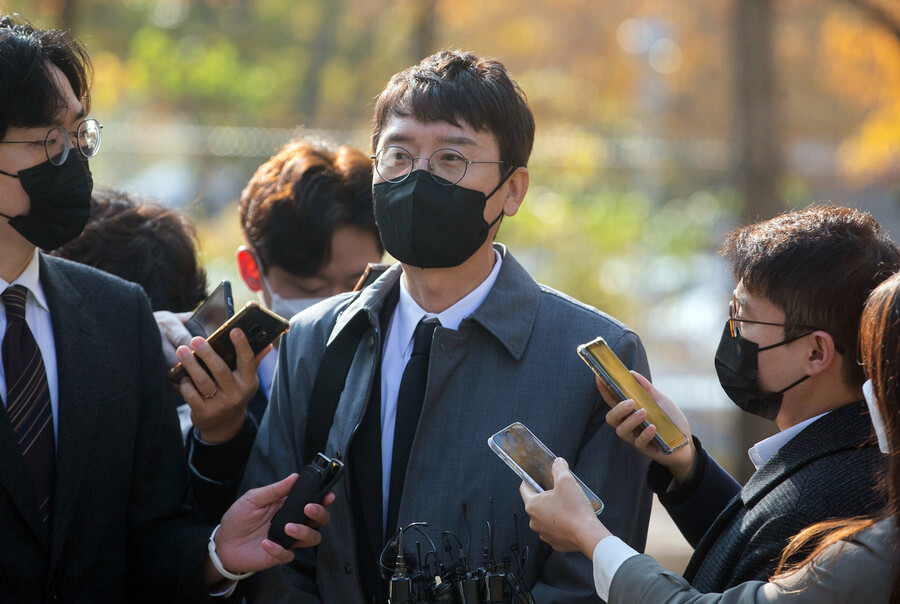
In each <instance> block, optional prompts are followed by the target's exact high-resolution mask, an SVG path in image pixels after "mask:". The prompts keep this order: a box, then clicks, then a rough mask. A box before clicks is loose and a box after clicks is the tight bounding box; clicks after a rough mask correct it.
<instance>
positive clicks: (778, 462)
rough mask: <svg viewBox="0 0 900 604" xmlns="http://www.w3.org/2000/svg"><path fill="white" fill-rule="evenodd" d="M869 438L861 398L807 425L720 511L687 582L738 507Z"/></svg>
mask: <svg viewBox="0 0 900 604" xmlns="http://www.w3.org/2000/svg"><path fill="white" fill-rule="evenodd" d="M871 441H872V427H871V422H870V420H869V417H868V414H867V411H866V405H865V403H864V402H862V401H858V402H855V403H850V404H849V405H845V406H843V407H840V408H839V409H835V410H834V411H832V412H831V413H829V414H828V415H826V416H825V417H822V418H820V419H818V420H817V421H815V422H813V423H812V424H810V425H809V426H807V427H806V429H804V430H802V431H801V432H800V433H799V434H797V435H796V436H794V438H792V439H791V440H789V441H788V442H787V443H785V445H784V446H783V447H781V449H779V450H778V452H777V453H775V455H773V456H772V457H771V459H769V460H768V461H767V462H766V463H765V464H763V465H762V467H760V468H759V470H757V471H756V472H755V473H754V474H753V476H751V477H750V480H749V481H747V484H746V485H744V488H743V489H741V492H740V493H739V494H738V495H736V496H735V497H734V498H733V499H732V500H731V501H730V502H729V503H728V506H727V507H726V508H725V509H724V510H723V511H722V513H721V514H719V516H718V517H717V518H716V520H715V522H713V524H712V526H710V528H709V530H707V531H706V533H705V534H704V535H703V538H702V539H701V540H700V543H698V544H697V549H695V550H694V554H693V555H692V556H691V560H690V562H689V563H688V566H687V568H686V569H685V571H684V578H685V579H687V580H688V581H692V580H693V579H694V576H695V575H696V573H697V570H698V569H699V568H700V565H701V563H702V562H703V560H704V559H705V558H706V556H707V554H708V553H709V550H710V548H711V547H712V546H713V544H714V543H715V542H716V540H717V539H718V538H719V535H720V534H721V533H722V531H723V530H725V528H727V527H728V525H729V524H730V523H731V522H732V520H733V518H734V516H735V514H737V512H738V510H740V508H741V507H746V508H747V509H748V510H749V509H752V508H753V507H754V506H755V505H756V504H757V503H759V501H760V500H761V499H762V498H763V497H765V496H766V495H767V494H768V493H770V492H771V491H772V489H774V488H775V487H777V486H778V485H779V484H781V483H783V482H784V481H785V480H787V479H788V478H789V477H790V476H792V475H793V474H794V473H795V472H797V471H798V470H799V469H801V468H803V467H805V466H807V465H808V464H809V463H811V462H812V461H813V460H815V459H818V458H819V457H823V456H826V455H832V454H834V453H835V452H837V451H841V450H848V449H856V448H858V447H861V446H864V445H866V444H867V443H868V444H870V445H871V444H872V442H871Z"/></svg>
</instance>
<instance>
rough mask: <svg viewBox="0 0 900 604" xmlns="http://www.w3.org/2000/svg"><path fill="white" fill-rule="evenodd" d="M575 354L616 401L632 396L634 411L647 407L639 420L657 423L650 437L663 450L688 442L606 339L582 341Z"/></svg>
mask: <svg viewBox="0 0 900 604" xmlns="http://www.w3.org/2000/svg"><path fill="white" fill-rule="evenodd" d="M578 355H579V356H580V357H581V358H582V359H583V360H584V362H585V363H587V365H588V367H590V368H591V369H592V370H593V371H594V373H595V374H596V375H597V376H598V377H599V378H600V379H601V380H603V383H605V384H606V386H607V387H608V388H609V389H610V390H611V391H612V393H613V394H614V395H615V396H616V397H617V398H618V399H619V401H624V400H626V399H631V400H633V401H634V405H635V407H634V411H633V412H637V410H638V409H646V410H647V419H646V420H644V421H643V422H642V424H641V426H642V428H647V426H649V425H650V424H653V425H654V426H656V435H655V436H654V437H653V441H654V442H655V443H656V445H657V446H658V447H659V448H660V450H662V452H663V453H665V454H666V455H669V454H670V453H672V451H674V450H675V449H677V448H679V447H683V446H684V445H686V444H687V443H688V440H687V437H686V436H685V435H684V433H682V432H681V430H679V429H678V426H676V425H675V422H673V421H672V419H671V418H670V417H669V416H668V415H666V412H665V411H663V410H662V409H660V407H659V405H658V404H657V403H656V401H655V400H653V397H651V396H650V395H649V394H648V393H647V391H646V390H644V389H643V388H642V387H641V385H640V384H638V382H637V380H636V379H634V376H633V375H631V372H630V371H628V368H627V367H625V365H624V364H623V363H622V361H620V360H619V357H617V356H616V353H614V352H613V351H612V349H611V348H610V347H609V345H608V344H607V343H606V340H604V339H603V338H597V339H595V340H592V341H590V342H588V343H587V344H582V345H581V346H579V347H578Z"/></svg>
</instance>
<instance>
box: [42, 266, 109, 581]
mask: <svg viewBox="0 0 900 604" xmlns="http://www.w3.org/2000/svg"><path fill="white" fill-rule="evenodd" d="M58 262H59V261H56V260H54V259H48V258H46V257H45V256H43V255H42V256H41V286H42V287H43V288H44V293H45V295H46V296H47V305H48V306H49V307H50V317H51V320H52V323H53V338H54V341H55V342H54V343H55V346H56V372H57V379H58V400H59V404H58V410H57V414H58V418H57V421H58V426H59V427H58V434H57V439H56V443H57V444H56V460H57V461H56V489H55V492H54V513H53V529H52V545H51V559H50V563H51V568H52V566H53V565H54V564H55V563H56V561H57V559H58V558H59V554H60V552H61V550H62V545H63V543H65V538H66V536H67V534H68V532H69V529H70V528H71V526H72V519H73V518H74V516H75V512H76V510H77V508H78V500H79V491H80V488H81V486H80V485H81V474H82V470H83V468H84V464H85V463H87V461H88V455H86V452H87V451H90V449H91V443H92V442H93V440H94V430H93V428H94V425H95V418H96V414H97V397H95V396H92V395H91V392H92V390H93V388H92V382H93V380H95V379H98V377H99V376H95V375H92V374H91V373H90V371H89V368H90V367H93V366H95V358H94V357H95V356H96V355H97V350H96V348H95V347H93V346H92V345H91V343H92V342H93V341H94V338H96V337H97V334H100V333H102V331H101V330H100V329H99V327H100V326H99V324H98V322H97V319H96V316H94V313H93V312H92V309H90V308H85V304H84V302H83V300H82V298H81V295H80V294H79V292H78V290H77V288H75V287H74V286H73V285H72V284H71V282H70V281H69V280H68V278H67V277H66V275H65V272H64V271H63V270H61V269H60V267H59V265H58ZM109 337H112V336H111V335H110V336H109Z"/></svg>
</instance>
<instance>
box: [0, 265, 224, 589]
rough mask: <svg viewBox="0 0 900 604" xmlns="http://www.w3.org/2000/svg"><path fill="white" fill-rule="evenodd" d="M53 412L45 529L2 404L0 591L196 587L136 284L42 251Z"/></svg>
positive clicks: (174, 445) (177, 454)
mask: <svg viewBox="0 0 900 604" xmlns="http://www.w3.org/2000/svg"><path fill="white" fill-rule="evenodd" d="M40 280H41V286H42V287H43V288H44V291H45V293H46V297H47V303H48V305H49V308H50V316H51V322H52V325H53V337H54V340H55V348H56V358H57V368H58V378H59V409H58V426H59V427H58V434H57V438H56V482H55V492H54V508H53V517H52V530H51V533H50V535H48V534H47V531H46V530H45V528H44V526H43V524H42V521H41V518H40V516H38V513H37V506H36V503H35V501H34V496H33V495H32V490H31V486H30V482H29V478H28V476H27V475H26V470H25V465H24V461H23V460H22V455H21V452H20V450H19V447H18V444H17V442H16V439H15V436H14V435H13V433H12V429H11V427H10V424H9V419H8V417H7V415H6V413H0V459H2V460H3V461H2V463H0V518H2V519H3V520H2V528H0V601H4V602H42V601H56V600H61V601H65V602H124V601H129V602H131V601H144V600H147V601H159V600H160V599H162V598H168V599H170V600H173V601H190V600H198V599H205V598H206V589H205V586H204V583H203V564H204V559H205V548H204V541H205V540H206V539H207V538H208V536H209V532H210V527H206V526H202V525H200V524H199V523H198V521H197V520H195V519H194V517H193V516H192V515H191V514H190V513H189V511H188V510H187V509H186V508H185V507H184V505H183V501H184V498H185V495H186V486H187V474H186V469H185V464H184V460H183V457H184V454H183V451H184V449H183V447H182V445H181V442H180V437H179V434H180V433H179V429H178V423H177V419H176V416H175V411H174V409H172V408H171V407H170V406H168V405H166V402H165V397H164V392H163V389H164V387H165V386H164V384H165V379H164V375H165V363H164V361H163V359H162V356H161V353H160V351H161V348H160V340H159V331H158V330H157V328H156V324H155V322H154V320H153V316H152V314H151V312H150V305H149V302H148V301H147V298H146V296H145V295H144V293H143V291H142V290H141V288H140V287H138V286H136V285H133V284H130V283H126V282H125V281H122V280H121V279H118V278H116V277H112V276H110V275H107V274H106V273H101V272H100V271H97V270H95V269H92V268H89V267H85V266H82V265H79V264H75V263H72V262H68V261H65V260H60V259H58V258H52V257H48V256H44V255H41V257H40Z"/></svg>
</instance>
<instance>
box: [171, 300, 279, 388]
mask: <svg viewBox="0 0 900 604" xmlns="http://www.w3.org/2000/svg"><path fill="white" fill-rule="evenodd" d="M288 326H289V323H288V322H287V321H286V320H285V319H283V318H281V317H280V316H278V315H276V314H275V313H273V312H272V311H271V310H269V309H267V308H263V307H262V306H260V305H259V303H258V302H247V304H246V305H245V306H244V308H242V309H241V310H240V311H238V313H237V314H236V315H234V316H233V317H231V318H230V319H228V320H227V321H226V322H225V323H224V324H223V325H222V326H221V327H219V328H218V329H217V330H216V331H215V332H213V334H212V335H211V336H209V338H207V342H209V345H210V346H212V348H213V350H215V351H216V354H218V355H219V356H220V357H222V360H224V361H225V363H226V364H227V365H228V367H230V368H231V369H234V368H235V367H237V354H236V353H235V351H234V344H232V342H231V338H230V337H229V334H230V333H231V330H232V329H234V328H235V327H239V328H240V329H241V331H243V332H244V335H245V336H247V341H249V342H250V348H252V349H253V354H257V353H259V351H260V350H262V349H263V348H265V347H266V346H268V345H269V344H270V343H271V342H272V341H273V340H275V338H277V337H278V336H280V335H281V334H282V333H284V332H285V331H287V329H288ZM194 354H195V356H196V353H194ZM197 362H198V363H200V366H201V367H203V368H204V369H206V365H204V364H203V361H202V360H201V359H200V358H197ZM207 371H208V370H207ZM167 377H168V378H169V381H170V382H172V383H174V384H178V383H180V382H181V380H182V379H184V378H186V377H189V376H188V372H187V370H186V369H185V368H184V366H183V365H182V364H181V363H178V364H177V365H175V366H174V367H172V369H170V370H169V374H168V376H167Z"/></svg>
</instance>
